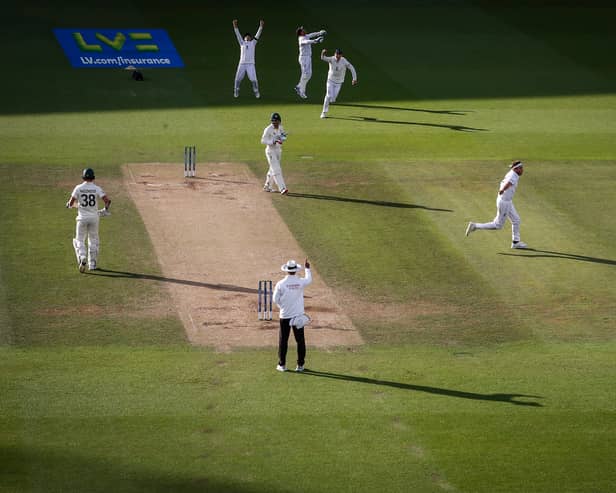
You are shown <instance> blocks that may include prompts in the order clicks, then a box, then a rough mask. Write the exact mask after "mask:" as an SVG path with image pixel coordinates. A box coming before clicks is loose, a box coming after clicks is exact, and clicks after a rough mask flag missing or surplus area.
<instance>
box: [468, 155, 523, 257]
mask: <svg viewBox="0 0 616 493" xmlns="http://www.w3.org/2000/svg"><path fill="white" fill-rule="evenodd" d="M522 173H524V163H522V161H513V162H512V163H511V166H510V170H509V171H508V172H507V174H506V175H505V177H504V178H503V180H502V181H501V182H500V186H499V188H498V195H497V196H496V217H495V218H494V220H493V221H492V222H489V223H474V222H472V221H471V222H470V223H468V226H467V227H466V236H468V235H469V234H471V233H472V232H473V231H476V230H478V229H501V228H502V227H503V226H504V225H505V220H506V219H509V221H510V222H511V248H528V245H527V244H526V243H524V242H523V241H520V215H519V214H518V211H516V210H515V206H514V205H513V195H514V194H515V191H516V189H517V188H518V181H520V177H521V176H522Z"/></svg>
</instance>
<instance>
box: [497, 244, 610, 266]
mask: <svg viewBox="0 0 616 493" xmlns="http://www.w3.org/2000/svg"><path fill="white" fill-rule="evenodd" d="M519 252H520V253H499V255H507V256H511V257H526V258H564V259H566V260H576V261H578V262H592V263H595V264H605V265H616V260H610V259H607V258H598V257H589V256H587V255H577V254H575V253H564V252H552V251H550V250H537V249H535V248H525V249H524V250H519ZM527 252H532V253H527Z"/></svg>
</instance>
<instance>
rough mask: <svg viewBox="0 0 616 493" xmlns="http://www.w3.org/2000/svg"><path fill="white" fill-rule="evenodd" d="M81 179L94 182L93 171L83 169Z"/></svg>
mask: <svg viewBox="0 0 616 493" xmlns="http://www.w3.org/2000/svg"><path fill="white" fill-rule="evenodd" d="M81 177H82V178H83V179H84V180H94V170H93V169H92V168H85V169H84V170H83V173H82V174H81Z"/></svg>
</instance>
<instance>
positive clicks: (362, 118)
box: [327, 116, 488, 132]
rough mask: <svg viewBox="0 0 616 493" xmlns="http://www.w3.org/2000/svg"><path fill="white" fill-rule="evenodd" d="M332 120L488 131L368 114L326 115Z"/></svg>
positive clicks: (478, 129)
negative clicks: (387, 118)
mask: <svg viewBox="0 0 616 493" xmlns="http://www.w3.org/2000/svg"><path fill="white" fill-rule="evenodd" d="M327 118H328V119H332V120H349V121H352V122H368V123H386V124H391V125H416V126H419V127H434V128H447V129H449V130H454V131H456V132H488V129H486V128H474V127H467V126H465V125H447V124H445V123H426V122H423V123H422V122H407V121H401V120H381V119H380V118H373V117H369V116H328V117H327Z"/></svg>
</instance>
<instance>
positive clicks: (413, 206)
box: [287, 193, 453, 212]
mask: <svg viewBox="0 0 616 493" xmlns="http://www.w3.org/2000/svg"><path fill="white" fill-rule="evenodd" d="M287 196H288V197H298V198H302V199H317V200H334V201H338V202H351V203H353V204H368V205H378V206H381V207H394V208H398V209H424V210H426V211H435V212H453V211H452V210H451V209H437V208H434V207H427V206H425V205H418V204H404V203H401V202H387V201H385V200H366V199H354V198H350V197H337V196H335V195H317V194H314V193H289V194H288V195H287Z"/></svg>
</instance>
